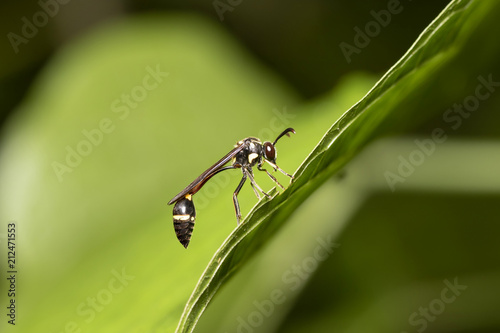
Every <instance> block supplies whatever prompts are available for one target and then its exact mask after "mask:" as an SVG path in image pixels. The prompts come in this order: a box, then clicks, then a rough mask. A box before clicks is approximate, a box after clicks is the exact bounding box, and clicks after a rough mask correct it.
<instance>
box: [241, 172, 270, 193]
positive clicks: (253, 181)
mask: <svg viewBox="0 0 500 333" xmlns="http://www.w3.org/2000/svg"><path fill="white" fill-rule="evenodd" d="M244 170H245V171H243V173H245V172H246V174H247V176H248V178H249V179H250V183H251V184H252V186H255V187H256V188H257V189H258V190H259V191H260V192H262V194H264V195H265V196H266V197H268V198H269V199H271V198H272V197H271V196H270V195H269V194H267V193H266V192H264V190H263V189H261V188H260V186H259V185H258V184H257V183H256V182H255V179H254V178H253V172H252V169H244Z"/></svg>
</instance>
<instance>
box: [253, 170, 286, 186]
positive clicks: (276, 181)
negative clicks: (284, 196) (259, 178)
mask: <svg viewBox="0 0 500 333" xmlns="http://www.w3.org/2000/svg"><path fill="white" fill-rule="evenodd" d="M257 169H259V171H265V172H266V173H267V175H268V176H269V177H270V178H271V179H272V180H273V182H275V183H276V184H277V185H278V186H279V187H281V188H282V189H283V190H284V189H285V188H284V187H283V185H281V184H280V182H279V181H278V180H277V179H276V177H274V176H273V175H271V173H270V172H269V171H267V170H266V169H264V168H263V167H262V165H258V166H257Z"/></svg>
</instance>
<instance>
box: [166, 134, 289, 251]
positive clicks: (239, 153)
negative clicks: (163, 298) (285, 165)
mask: <svg viewBox="0 0 500 333" xmlns="http://www.w3.org/2000/svg"><path fill="white" fill-rule="evenodd" d="M290 132H292V133H295V130H294V129H293V128H287V129H286V130H284V131H283V132H282V133H281V134H280V135H278V137H277V138H276V140H274V142H269V141H266V142H264V143H262V142H261V141H260V140H259V139H257V138H254V137H249V138H246V139H243V140H241V141H238V143H237V144H236V146H235V147H234V148H233V150H231V151H230V152H229V153H227V154H226V156H224V157H223V158H221V159H220V160H219V161H218V162H217V163H215V164H214V165H212V166H211V167H210V168H208V169H207V170H206V171H205V172H203V173H202V174H201V175H200V176H199V177H198V178H196V179H195V180H194V181H193V182H192V183H191V184H189V185H188V186H187V187H186V188H185V189H184V190H182V191H181V192H180V193H179V194H177V195H176V196H175V197H173V198H172V200H170V201H169V202H168V204H169V205H171V204H173V203H175V206H174V210H173V219H174V229H175V233H176V235H177V238H178V239H179V241H180V242H181V244H182V245H184V247H185V248H187V247H188V245H189V241H190V240H191V234H192V233H193V228H194V222H195V218H196V210H195V208H194V203H193V195H194V194H195V193H196V192H198V191H199V190H200V189H201V188H202V187H203V185H205V183H206V182H207V181H208V180H209V179H210V178H212V177H213V176H215V175H216V174H218V173H219V172H221V171H224V170H229V169H241V171H242V173H243V178H242V179H241V181H240V183H239V184H238V187H236V190H235V191H234V193H233V204H234V209H235V211H236V221H237V223H238V224H239V223H240V221H241V212H240V205H239V203H238V193H239V192H240V190H241V188H242V187H243V184H244V183H245V181H246V180H247V179H249V180H250V185H252V188H253V190H254V192H255V195H256V196H257V197H258V198H259V199H260V195H259V192H260V193H262V194H264V195H265V196H267V197H268V198H270V196H269V195H268V194H267V193H266V192H264V190H262V189H261V188H260V187H259V185H257V183H256V182H255V179H254V176H253V169H252V168H253V167H254V166H257V169H258V170H259V171H265V172H266V173H267V175H268V176H269V177H270V178H271V179H272V180H273V181H274V182H275V183H276V184H277V185H278V186H279V187H281V188H282V189H285V188H284V187H283V185H281V184H280V183H279V182H278V180H277V179H276V178H275V177H274V176H273V175H272V174H271V173H270V172H269V171H267V170H266V169H264V163H268V164H269V165H270V166H271V167H272V168H273V169H274V170H275V171H276V170H279V171H280V172H282V173H283V174H285V175H287V176H288V177H290V178H293V176H291V175H289V174H288V173H286V172H285V171H283V170H281V169H280V168H279V167H278V166H277V165H276V147H275V145H276V142H277V141H278V140H279V139H280V138H281V137H282V136H283V135H287V136H289V135H290ZM229 162H231V164H230V165H226V164H227V163H229Z"/></svg>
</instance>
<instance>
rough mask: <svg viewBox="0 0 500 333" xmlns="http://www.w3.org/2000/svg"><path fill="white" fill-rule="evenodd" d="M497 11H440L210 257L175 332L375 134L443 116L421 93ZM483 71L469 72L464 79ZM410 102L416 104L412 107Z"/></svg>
mask: <svg viewBox="0 0 500 333" xmlns="http://www.w3.org/2000/svg"><path fill="white" fill-rule="evenodd" d="M498 9H499V8H498V5H497V4H495V3H493V2H480V1H452V2H451V3H450V4H449V5H448V6H447V7H446V8H445V9H444V10H443V12H442V13H441V14H440V15H439V16H438V17H437V18H436V19H435V20H434V21H433V22H432V23H431V24H430V25H429V26H428V28H427V29H426V30H425V31H424V32H423V33H422V34H421V36H420V37H419V38H418V39H417V41H416V42H415V43H414V45H413V46H412V47H411V48H410V49H409V50H408V52H407V53H406V54H405V55H404V56H403V57H402V58H401V59H400V60H399V61H398V62H397V63H396V64H395V65H394V66H393V67H392V68H391V69H390V70H389V71H388V72H387V73H386V74H385V75H384V76H383V77H382V78H381V79H380V81H379V82H378V83H377V84H376V85H375V86H374V87H373V88H372V89H371V90H370V92H369V93H368V94H367V95H366V96H365V97H364V98H363V99H361V100H360V101H359V102H358V103H357V104H356V105H354V106H353V107H352V108H350V109H349V110H348V111H347V112H346V113H345V114H344V115H343V116H342V117H340V119H339V120H338V121H336V122H335V123H334V124H333V126H332V127H331V128H330V129H329V130H328V131H327V132H326V134H325V135H324V137H323V138H322V139H321V141H320V142H319V143H318V144H317V146H316V148H315V149H314V150H313V151H312V152H311V153H310V155H309V156H308V157H307V159H306V160H305V161H304V162H303V163H302V164H301V166H300V167H299V169H298V170H297V171H296V172H295V174H294V175H295V179H294V181H293V182H292V183H291V184H290V186H289V188H288V189H287V190H286V191H285V192H283V193H282V194H279V195H275V197H274V198H273V199H272V200H267V199H263V200H261V201H260V202H259V203H258V204H257V205H256V206H255V207H254V208H253V209H252V211H251V212H250V213H249V215H248V216H247V218H246V219H245V220H244V223H242V224H241V225H240V226H239V227H238V228H236V229H235V230H234V231H233V233H232V234H231V235H230V236H229V237H228V238H227V239H226V241H225V242H224V243H223V244H222V246H221V247H220V248H219V249H218V250H217V251H216V252H215V254H214V256H213V257H212V260H211V261H210V263H209V264H208V265H207V267H206V269H205V272H204V273H203V274H202V276H201V278H200V279H199V282H198V284H197V286H196V288H195V290H194V291H193V293H192V295H191V298H190V299H189V301H188V303H187V304H186V307H185V309H184V312H183V315H182V317H181V320H180V322H179V326H178V328H177V332H191V331H192V330H193V329H194V327H195V326H196V324H197V322H198V320H199V318H200V316H201V314H202V313H203V311H204V310H205V309H206V307H207V305H208V304H209V303H210V301H211V300H212V298H213V297H214V296H215V295H216V293H217V291H218V290H219V289H220V288H221V286H223V285H224V283H225V282H226V281H227V280H228V278H230V277H231V276H232V275H233V274H234V273H235V272H237V271H238V270H239V269H240V268H241V267H242V266H243V265H245V264H246V262H247V261H248V260H249V259H250V258H251V257H252V256H254V254H255V253H256V252H257V251H258V250H259V249H260V248H261V247H262V246H263V245H265V244H267V243H269V242H270V241H271V239H272V238H273V236H274V234H276V233H277V232H278V231H279V230H280V229H281V228H283V226H284V225H285V223H286V222H287V219H288V218H289V217H290V216H291V215H292V214H293V213H294V211H295V210H296V209H297V207H299V206H300V205H301V204H302V203H303V202H304V201H305V200H306V199H307V198H308V197H309V196H310V195H311V194H312V193H313V192H314V191H315V190H316V189H317V188H318V187H319V186H321V185H322V184H323V183H325V182H326V181H327V180H328V179H329V178H331V177H332V176H333V175H335V174H336V173H338V172H339V171H340V170H341V169H342V168H343V167H344V166H345V165H346V164H347V163H348V162H349V161H350V160H351V159H352V158H353V157H354V156H355V155H356V154H358V153H359V152H360V150H361V149H362V148H363V147H364V146H365V145H367V144H368V143H369V142H371V141H373V140H374V138H376V137H377V136H379V135H382V134H387V133H391V132H394V131H395V130H396V131H403V130H405V129H407V128H413V127H415V126H416V125H418V124H421V123H422V121H423V120H425V119H428V117H430V116H433V115H437V114H439V112H442V110H441V109H440V108H439V106H437V105H434V106H431V107H429V105H428V103H429V102H426V101H425V96H426V94H428V93H429V91H432V89H443V88H442V86H440V85H442V84H443V81H445V80H448V79H449V76H448V77H446V76H444V73H449V72H451V69H452V68H453V66H454V65H455V63H454V62H455V61H457V60H459V59H460V57H462V56H463V53H464V52H465V51H464V50H467V49H466V47H467V46H469V45H467V43H469V44H470V41H471V36H474V35H477V34H478V33H480V32H481V30H482V29H484V27H486V26H488V23H489V22H491V20H492V19H493V17H494V15H493V14H492V13H497V14H498ZM497 54H498V53H497ZM490 64H491V63H490ZM488 65H489V64H484V63H482V64H478V65H477V66H471V67H470V68H468V69H467V70H466V72H467V73H466V74H467V75H469V74H474V73H477V71H478V69H480V68H482V67H483V66H484V67H486V66H488ZM487 74H488V73H484V75H487ZM476 75H477V74H476ZM474 84H475V85H477V83H474V82H472V83H471V85H474ZM438 87H440V88H438ZM460 93H461V92H458V91H452V92H451V93H450V92H448V94H447V95H445V96H444V98H442V99H441V101H440V103H442V104H444V105H446V103H448V101H449V100H450V99H451V100H453V99H454V98H456V97H457V95H459V94H460ZM415 100H418V101H421V103H419V104H418V105H416V104H415V103H414V101H415ZM423 110H425V111H423ZM296 129H297V128H296ZM300 135H301V132H300V129H297V136H300ZM273 193H274V194H276V193H275V192H273ZM330 222H331V221H330Z"/></svg>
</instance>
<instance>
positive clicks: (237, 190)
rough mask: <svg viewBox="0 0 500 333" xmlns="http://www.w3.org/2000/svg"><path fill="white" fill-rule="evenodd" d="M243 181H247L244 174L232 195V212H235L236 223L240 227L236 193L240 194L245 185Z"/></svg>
mask: <svg viewBox="0 0 500 333" xmlns="http://www.w3.org/2000/svg"><path fill="white" fill-rule="evenodd" d="M245 180H247V175H246V173H245V172H243V178H241V181H240V183H239V184H238V187H237V188H236V190H235V191H234V193H233V204H234V210H235V211H236V223H238V225H240V220H241V211H240V204H239V203H238V193H240V190H241V188H242V187H243V184H245Z"/></svg>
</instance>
